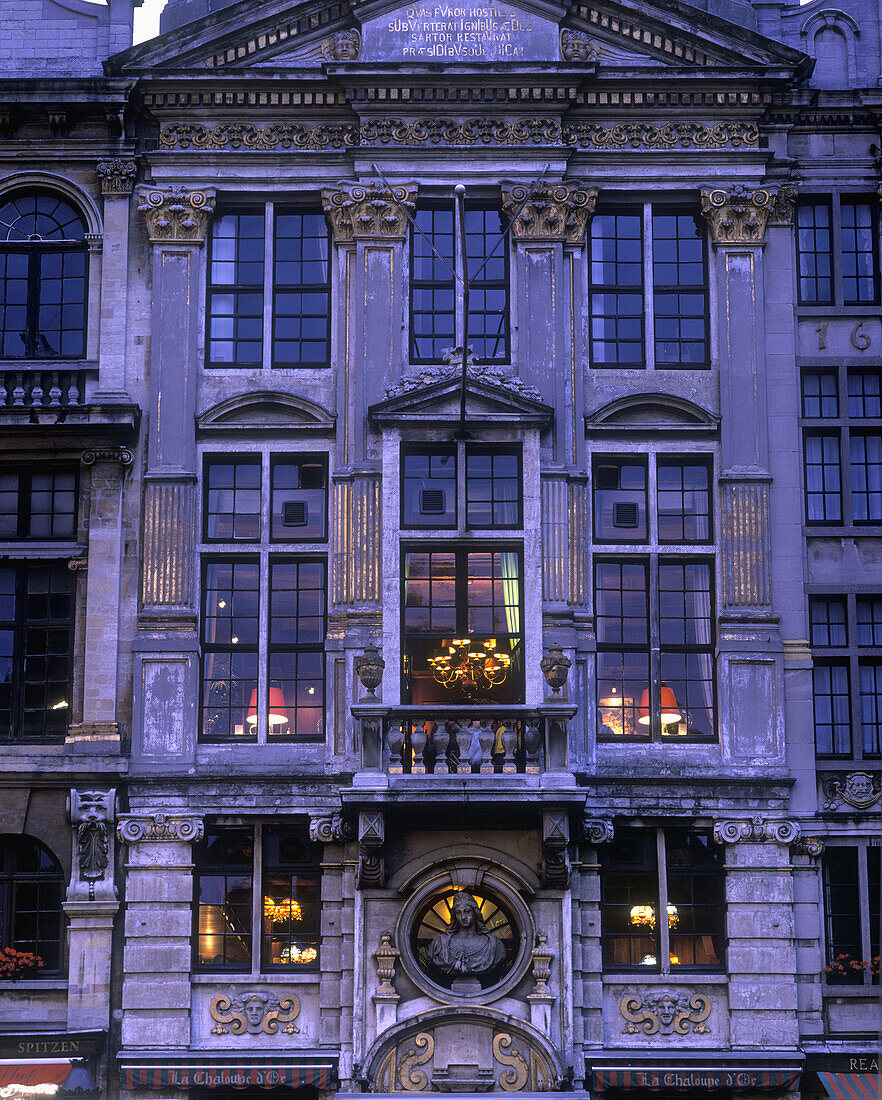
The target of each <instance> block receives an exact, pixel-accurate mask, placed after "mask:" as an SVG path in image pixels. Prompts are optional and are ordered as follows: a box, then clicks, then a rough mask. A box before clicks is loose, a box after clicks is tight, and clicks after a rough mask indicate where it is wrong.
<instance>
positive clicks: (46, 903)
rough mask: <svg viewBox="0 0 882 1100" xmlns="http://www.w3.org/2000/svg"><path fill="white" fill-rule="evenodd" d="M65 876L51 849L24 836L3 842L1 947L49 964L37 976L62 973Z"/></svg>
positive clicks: (0, 864) (0, 862) (0, 856)
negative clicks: (34, 956)
mask: <svg viewBox="0 0 882 1100" xmlns="http://www.w3.org/2000/svg"><path fill="white" fill-rule="evenodd" d="M63 889H64V876H63V874H62V871H61V867H60V865H59V863H58V861H57V860H56V859H55V857H54V856H53V855H52V854H51V852H50V851H49V850H48V848H45V847H44V846H43V845H42V844H40V843H39V841H36V840H31V839H30V838H29V837H24V836H8V835H7V836H4V837H2V838H0V922H2V923H0V948H7V947H9V948H12V949H14V950H15V951H21V952H27V953H29V954H33V955H36V956H38V957H39V958H40V959H42V960H43V966H42V967H41V968H39V969H37V970H35V971H34V973H33V977H41V976H42V977H46V976H48V975H49V974H51V973H53V972H55V973H57V972H58V970H59V969H60V968H61V957H62V927H63V922H62V911H61V904H62V900H63Z"/></svg>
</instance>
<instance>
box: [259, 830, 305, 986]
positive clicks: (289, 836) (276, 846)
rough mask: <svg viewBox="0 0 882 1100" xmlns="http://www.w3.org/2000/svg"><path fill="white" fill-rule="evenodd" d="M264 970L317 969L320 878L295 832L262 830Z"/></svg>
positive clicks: (297, 833) (303, 837)
mask: <svg viewBox="0 0 882 1100" xmlns="http://www.w3.org/2000/svg"><path fill="white" fill-rule="evenodd" d="M262 899H263V900H262V915H263V916H262V919H263V945H262V949H261V956H262V960H263V967H264V969H271V970H275V969H277V968H280V969H281V968H284V969H291V968H297V969H304V968H306V967H310V968H317V967H318V962H319V958H318V956H319V920H320V909H319V877H318V858H317V853H316V851H315V848H314V846H313V845H312V844H310V842H309V840H308V838H307V837H306V835H305V833H303V832H302V831H300V830H294V829H282V828H275V827H266V828H264V830H263V894H262Z"/></svg>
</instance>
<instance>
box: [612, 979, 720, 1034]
mask: <svg viewBox="0 0 882 1100" xmlns="http://www.w3.org/2000/svg"><path fill="white" fill-rule="evenodd" d="M620 1011H621V1014H622V1017H623V1018H624V1019H625V1020H627V1023H626V1024H625V1026H624V1027H623V1028H622V1032H623V1034H625V1035H636V1034H637V1032H638V1031H642V1032H643V1034H644V1035H688V1034H689V1033H690V1031H691V1032H692V1034H693V1035H707V1034H708V1033H709V1032H710V1028H709V1027H708V1026H707V1024H706V1023H705V1020H707V1018H708V1017H709V1016H710V1012H711V1003H710V1001H709V1000H708V998H707V997H705V996H703V995H702V994H701V993H696V994H694V995H690V994H688V993H681V992H679V991H676V990H675V991H673V992H670V991H668V990H658V991H657V992H656V991H653V992H652V993H638V994H634V993H629V994H627V995H626V996H624V997H623V998H622V1003H621V1007H620Z"/></svg>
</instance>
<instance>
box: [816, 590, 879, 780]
mask: <svg viewBox="0 0 882 1100" xmlns="http://www.w3.org/2000/svg"><path fill="white" fill-rule="evenodd" d="M809 622H810V629H811V644H812V656H813V668H812V685H813V698H814V720H815V751H816V753H817V754H818V756H821V757H833V758H835V757H840V758H844V759H855V760H860V759H863V758H876V757H878V756H879V755H880V753H882V597H880V596H877V595H860V594H859V595H851V594H843V595H817V596H812V597H811V599H810V600H809ZM858 722H859V724H858ZM853 730H854V736H853V734H852V731H853Z"/></svg>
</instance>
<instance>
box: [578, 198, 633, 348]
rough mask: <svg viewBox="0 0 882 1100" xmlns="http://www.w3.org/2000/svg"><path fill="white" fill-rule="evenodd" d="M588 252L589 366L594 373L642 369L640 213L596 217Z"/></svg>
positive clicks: (604, 214)
mask: <svg viewBox="0 0 882 1100" xmlns="http://www.w3.org/2000/svg"><path fill="white" fill-rule="evenodd" d="M589 247H590V273H591V362H592V364H593V365H594V366H595V367H642V366H644V353H643V335H644V330H643V215H642V212H635V213H603V212H600V213H598V214H596V215H595V216H594V218H593V219H592V221H591V228H590V233H589Z"/></svg>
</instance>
